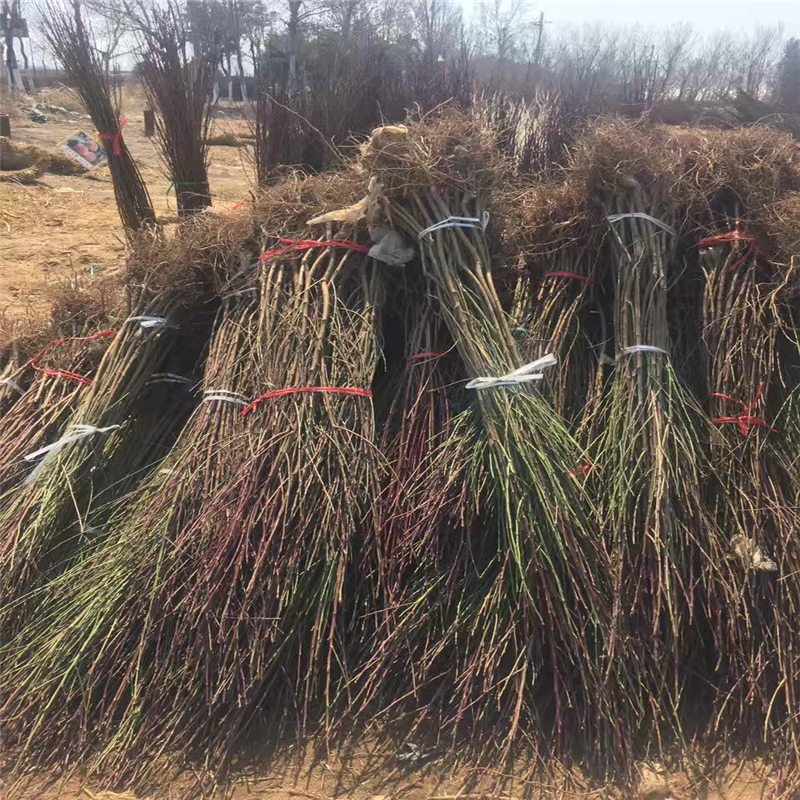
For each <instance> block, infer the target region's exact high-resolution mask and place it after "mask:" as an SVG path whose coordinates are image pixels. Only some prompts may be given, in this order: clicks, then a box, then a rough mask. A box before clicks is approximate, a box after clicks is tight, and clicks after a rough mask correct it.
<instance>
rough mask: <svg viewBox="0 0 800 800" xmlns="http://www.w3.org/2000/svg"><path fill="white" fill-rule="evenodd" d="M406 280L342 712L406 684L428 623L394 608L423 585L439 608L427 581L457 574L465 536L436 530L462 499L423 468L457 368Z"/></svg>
mask: <svg viewBox="0 0 800 800" xmlns="http://www.w3.org/2000/svg"><path fill="white" fill-rule="evenodd" d="M409 282H410V283H411V284H412V286H406V289H405V291H404V293H403V300H402V306H403V308H404V310H405V321H404V328H405V332H406V335H405V341H404V348H403V353H404V355H403V362H402V364H401V365H400V369H399V375H398V376H397V378H398V379H397V380H394V381H391V383H390V386H389V391H390V392H391V394H392V400H391V402H390V406H389V409H388V413H387V415H386V420H385V422H384V427H383V433H382V436H381V443H380V447H381V452H382V454H383V456H384V458H385V460H386V468H387V469H386V473H385V479H384V482H383V486H382V487H381V493H380V496H379V497H377V498H376V500H375V502H374V504H373V509H372V525H373V527H374V531H375V534H374V537H373V539H372V540H371V546H370V547H367V548H365V550H364V553H363V558H364V563H363V565H362V567H361V572H362V573H363V574H366V575H368V576H369V580H370V582H371V584H372V590H371V591H372V595H373V596H372V605H373V607H374V609H375V611H374V613H372V614H370V615H368V616H367V617H366V623H367V624H365V625H364V628H363V632H364V633H363V652H362V654H361V655H360V656H359V657H358V666H359V671H358V676H357V678H356V679H355V680H354V681H353V686H352V687H348V688H349V690H348V693H347V700H348V705H349V709H348V711H349V712H350V713H351V714H353V715H355V716H357V717H358V716H360V715H363V716H364V718H365V719H369V715H370V714H371V713H373V712H375V711H376V710H380V709H381V708H382V707H383V706H385V705H386V704H391V698H395V697H398V696H402V695H403V694H404V693H405V692H406V691H407V688H408V687H407V681H408V672H407V664H408V663H409V662H411V663H414V664H415V663H416V662H417V660H418V657H419V656H421V655H423V654H424V651H425V648H426V646H427V642H428V638H429V637H430V635H431V625H428V626H426V627H424V626H419V627H418V628H415V629H410V628H409V627H408V626H407V625H403V624H402V623H401V622H400V617H401V616H402V609H403V608H404V607H405V606H406V603H407V602H414V601H416V600H419V598H418V597H415V596H414V594H413V593H414V592H415V591H417V590H418V589H419V587H420V586H425V587H427V589H428V590H429V591H430V593H429V594H428V596H427V597H426V598H425V601H426V603H427V605H428V608H430V609H432V610H433V611H434V614H435V615H436V616H437V617H438V616H440V615H441V616H446V615H445V614H440V612H441V611H442V609H441V607H440V606H439V605H438V603H437V600H436V599H435V598H434V594H435V589H434V587H435V586H436V584H437V583H439V582H441V583H443V584H444V585H445V586H448V585H450V584H451V583H452V582H454V581H457V580H458V578H457V576H456V570H455V569H454V568H453V567H454V565H456V564H458V563H459V561H460V559H459V558H458V557H457V556H456V555H455V554H454V551H457V550H458V549H459V548H461V547H463V546H464V545H465V542H466V539H465V538H464V537H460V536H456V535H453V533H452V529H451V533H450V535H444V532H443V531H444V530H445V526H448V525H450V526H453V525H457V524H458V522H457V521H455V520H453V518H452V516H451V514H457V513H458V512H459V510H460V509H462V508H463V505H464V504H463V499H464V498H463V497H461V496H460V492H458V493H456V496H455V497H454V493H453V492H452V491H450V492H444V493H440V494H438V495H434V494H433V493H431V492H429V474H428V473H429V470H430V468H431V466H432V459H433V458H434V454H435V453H436V452H437V448H439V447H440V446H441V443H442V442H443V440H445V439H446V438H447V437H448V436H449V434H450V427H451V420H452V415H453V405H454V403H457V402H458V395H457V394H455V393H454V392H458V391H459V390H460V387H461V381H459V380H458V379H459V378H460V377H461V376H463V374H464V372H463V367H462V366H461V363H460V360H459V358H458V353H457V352H456V350H455V348H454V346H453V341H452V338H451V337H450V334H449V332H448V331H447V329H446V327H445V326H444V324H443V322H442V320H441V317H440V316H439V314H438V313H437V311H436V307H435V304H434V303H433V301H432V298H430V297H429V296H426V294H425V293H424V286H420V285H419V280H418V279H417V280H410V281H409ZM459 500H461V501H462V502H459ZM432 501H434V502H432ZM443 576H447V577H446V578H445V579H443ZM443 602H446V598H445V597H443ZM429 622H432V621H431V620H429ZM401 654H402V655H401Z"/></svg>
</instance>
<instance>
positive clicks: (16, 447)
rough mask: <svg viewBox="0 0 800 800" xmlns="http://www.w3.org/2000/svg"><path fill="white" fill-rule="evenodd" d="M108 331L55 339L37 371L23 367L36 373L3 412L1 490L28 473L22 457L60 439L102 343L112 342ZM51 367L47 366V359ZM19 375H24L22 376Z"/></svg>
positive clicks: (86, 384) (0, 443)
mask: <svg viewBox="0 0 800 800" xmlns="http://www.w3.org/2000/svg"><path fill="white" fill-rule="evenodd" d="M106 334H109V335H110V334H111V331H103V332H101V335H100V336H98V335H97V334H91V335H89V336H82V337H75V338H73V337H69V338H67V339H64V340H56V342H57V344H58V347H57V354H56V353H55V352H54V351H55V349H56V348H52V347H48V348H46V350H47V349H49V350H50V351H51V352H50V353H49V354H47V353H46V350H45V351H41V353H40V357H37V358H35V361H36V363H35V367H34V369H35V370H36V371H34V370H33V369H31V368H30V367H29V366H27V365H26V367H24V368H23V369H24V370H25V372H33V375H34V376H36V377H34V379H33V382H32V383H31V385H30V387H29V388H28V389H27V390H26V391H24V392H23V393H22V395H21V396H20V399H19V402H18V403H16V404H15V405H14V406H13V407H12V408H11V409H10V410H9V412H8V413H7V414H6V415H5V416H4V417H3V428H2V431H1V432H0V453H2V457H0V492H5V491H6V490H7V489H9V488H10V487H11V486H14V485H16V484H17V483H18V482H19V481H20V480H22V479H24V478H25V476H26V475H27V474H28V473H29V472H30V463H29V462H27V461H25V459H24V456H26V455H28V454H29V453H32V452H33V451H34V450H36V449H38V448H39V447H42V446H45V445H47V444H49V443H50V442H51V441H53V440H54V437H55V438H57V434H58V432H59V431H60V430H61V429H62V428H63V426H64V425H65V424H66V422H67V420H68V419H69V416H70V414H71V413H72V412H73V411H74V409H75V407H76V405H77V403H78V402H80V398H81V396H82V394H83V392H84V391H85V387H86V386H88V385H89V384H90V383H91V379H90V378H89V377H87V375H88V374H89V373H90V372H91V371H92V369H90V367H92V368H93V367H94V366H95V365H96V364H97V362H98V361H99V355H100V353H101V348H104V347H106V346H107V345H108V341H109V340H108V338H106ZM49 362H50V363H51V364H52V365H51V367H48V366H47V365H48V363H49ZM20 379H21V378H20Z"/></svg>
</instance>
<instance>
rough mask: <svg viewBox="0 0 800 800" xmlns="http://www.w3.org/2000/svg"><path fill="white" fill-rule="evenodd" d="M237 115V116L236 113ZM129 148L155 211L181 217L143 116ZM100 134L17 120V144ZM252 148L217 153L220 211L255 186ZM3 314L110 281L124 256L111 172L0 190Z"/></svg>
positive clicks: (128, 133)
mask: <svg viewBox="0 0 800 800" xmlns="http://www.w3.org/2000/svg"><path fill="white" fill-rule="evenodd" d="M234 113H236V112H235V111H234V112H232V114H234ZM127 119H128V124H127V125H126V127H125V130H124V136H125V141H126V143H127V145H128V147H129V148H130V150H131V153H132V154H133V156H134V158H135V159H136V160H137V162H138V163H139V167H140V169H141V171H142V175H143V176H144V179H145V181H146V183H147V187H148V190H149V192H150V196H151V199H152V201H153V207H154V208H155V210H156V214H157V215H158V216H159V217H161V218H165V217H166V218H169V217H173V216H174V215H175V196H174V193H173V192H170V193H169V194H168V193H167V189H168V188H169V179H168V178H167V177H166V170H165V167H164V166H163V164H162V163H161V160H160V158H159V155H158V152H157V150H156V142H155V140H154V139H149V138H147V137H145V135H144V122H143V115H142V112H141V110H133V111H130V112H128V117H127ZM79 130H85V131H86V132H87V133H89V134H90V135H91V134H94V128H93V126H92V123H91V121H90V120H88V119H81V118H77V115H76V114H75V115H71V116H70V117H67V116H66V115H63V114H55V115H53V116H51V117H50V118H49V120H48V122H46V123H44V124H37V123H34V122H31V121H29V120H28V119H27V118H26V116H25V115H21V114H18V115H15V118H14V119H12V137H11V138H12V141H14V142H18V143H26V144H35V145H39V146H40V147H44V148H46V149H52V150H56V149H58V148H59V146H60V145H61V144H62V143H63V142H64V141H65V140H66V139H67V138H68V137H69V136H70V135H71V134H73V133H75V132H76V131H79ZM247 130H248V126H247V123H246V122H244V121H243V120H241V119H239V120H237V119H227V118H226V119H218V120H217V121H216V130H215V131H214V133H215V134H219V133H224V132H227V131H231V132H236V133H242V132H246V131H247ZM247 150H248V148H239V147H222V146H214V147H212V148H211V165H210V168H209V182H210V185H211V192H212V202H213V207H214V210H215V211H224V210H230V209H232V208H233V206H234V205H236V203H238V202H239V201H240V200H242V199H243V198H244V197H246V196H247V193H248V191H249V190H250V188H251V186H252V169H251V166H250V164H249V162H248V159H247ZM0 241H1V242H2V253H1V254H0V314H4V315H6V316H11V317H13V316H17V315H18V314H20V313H21V312H22V311H24V310H25V309H26V308H30V307H33V308H35V309H38V308H40V307H41V305H42V303H43V302H44V299H43V298H44V296H45V295H46V291H47V286H48V285H50V284H52V283H53V282H57V281H64V280H75V279H79V280H85V279H87V278H91V277H93V276H96V275H100V274H110V273H111V271H113V270H114V269H116V268H118V266H119V265H120V263H121V260H122V258H123V255H124V251H125V244H124V237H123V234H122V227H121V225H120V220H119V215H118V213H117V207H116V204H115V201H114V188H113V185H112V183H111V180H110V177H109V174H108V170H107V169H105V170H104V169H102V168H100V169H98V170H97V172H96V174H95V173H94V172H88V173H86V174H84V175H77V176H62V175H53V174H51V173H49V172H48V173H46V174H45V175H44V176H43V177H42V179H41V181H40V182H39V184H38V185H30V186H26V185H21V184H15V183H9V182H4V183H2V184H0Z"/></svg>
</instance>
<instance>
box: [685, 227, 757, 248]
mask: <svg viewBox="0 0 800 800" xmlns="http://www.w3.org/2000/svg"><path fill="white" fill-rule="evenodd" d="M755 240H756V237H755V236H753V234H752V233H745V232H744V231H740V230H739V229H738V228H737V229H736V230H735V231H729V232H728V233H719V234H717V235H716V236H707V237H706V238H705V239H701V240H700V241H699V242H698V243H697V246H698V247H714V245H717V244H722V243H723V242H754V241H755Z"/></svg>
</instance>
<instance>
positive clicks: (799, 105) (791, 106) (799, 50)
mask: <svg viewBox="0 0 800 800" xmlns="http://www.w3.org/2000/svg"><path fill="white" fill-rule="evenodd" d="M774 100H775V102H776V103H780V105H782V106H784V107H785V108H786V109H788V110H789V111H798V112H800V39H789V41H788V42H787V43H786V49H785V50H784V51H783V58H781V61H780V64H778V68H777V75H776V79H775V91H774Z"/></svg>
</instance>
